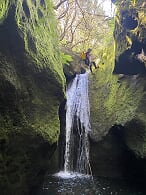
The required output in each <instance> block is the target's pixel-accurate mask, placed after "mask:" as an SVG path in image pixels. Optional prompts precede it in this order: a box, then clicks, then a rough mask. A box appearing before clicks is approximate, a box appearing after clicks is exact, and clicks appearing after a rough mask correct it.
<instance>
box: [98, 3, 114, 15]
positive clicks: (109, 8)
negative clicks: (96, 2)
mask: <svg viewBox="0 0 146 195" xmlns="http://www.w3.org/2000/svg"><path fill="white" fill-rule="evenodd" d="M100 1H101V2H102V1H104V2H103V10H104V11H105V13H106V14H107V16H113V15H114V9H115V5H114V4H113V3H111V0H100Z"/></svg>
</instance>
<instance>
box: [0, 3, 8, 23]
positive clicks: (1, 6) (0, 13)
mask: <svg viewBox="0 0 146 195" xmlns="http://www.w3.org/2000/svg"><path fill="white" fill-rule="evenodd" d="M8 4H9V1H7V0H0V24H1V23H2V22H3V20H4V18H5V17H6V15H7V12H8Z"/></svg>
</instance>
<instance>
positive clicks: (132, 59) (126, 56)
mask: <svg viewBox="0 0 146 195" xmlns="http://www.w3.org/2000/svg"><path fill="white" fill-rule="evenodd" d="M142 49H143V46H142V43H140V42H138V41H136V40H135V41H133V43H132V46H131V48H130V49H127V50H126V51H125V52H124V53H122V54H121V55H120V56H119V58H118V61H117V60H116V61H115V68H114V71H113V73H114V74H126V75H135V74H146V67H145V64H144V62H142V61H140V60H139V59H138V58H137V55H138V54H140V53H141V52H142Z"/></svg>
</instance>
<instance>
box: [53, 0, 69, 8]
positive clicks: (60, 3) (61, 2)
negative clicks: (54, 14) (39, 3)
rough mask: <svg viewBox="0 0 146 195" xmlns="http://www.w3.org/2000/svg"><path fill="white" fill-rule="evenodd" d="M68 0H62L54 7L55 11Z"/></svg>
mask: <svg viewBox="0 0 146 195" xmlns="http://www.w3.org/2000/svg"><path fill="white" fill-rule="evenodd" d="M66 1H67V0H60V2H59V3H58V4H57V5H55V6H54V9H55V10H57V9H58V8H59V7H60V6H61V5H62V4H63V3H64V2H66Z"/></svg>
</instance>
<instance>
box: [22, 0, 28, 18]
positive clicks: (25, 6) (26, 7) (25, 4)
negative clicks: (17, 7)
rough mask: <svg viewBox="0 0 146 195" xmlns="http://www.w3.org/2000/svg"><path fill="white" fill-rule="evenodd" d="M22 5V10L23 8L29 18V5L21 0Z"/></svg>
mask: <svg viewBox="0 0 146 195" xmlns="http://www.w3.org/2000/svg"><path fill="white" fill-rule="evenodd" d="M22 6H23V10H24V13H25V15H26V17H27V18H30V11H29V7H28V5H27V3H26V0H24V1H23V3H22Z"/></svg>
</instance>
